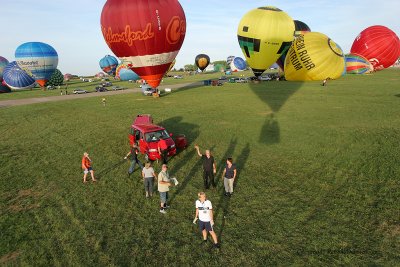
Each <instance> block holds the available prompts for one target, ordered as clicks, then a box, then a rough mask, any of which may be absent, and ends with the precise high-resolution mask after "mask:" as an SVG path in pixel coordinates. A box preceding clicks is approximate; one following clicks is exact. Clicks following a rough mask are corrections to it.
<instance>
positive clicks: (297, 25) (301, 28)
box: [293, 20, 311, 37]
mask: <svg viewBox="0 0 400 267" xmlns="http://www.w3.org/2000/svg"><path fill="white" fill-rule="evenodd" d="M293 22H294V30H295V32H294V36H295V37H296V36H298V35H300V34H303V33H306V32H310V31H311V29H310V27H308V25H307V24H305V23H304V22H302V21H300V20H294V21H293Z"/></svg>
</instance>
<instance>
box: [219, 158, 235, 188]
mask: <svg viewBox="0 0 400 267" xmlns="http://www.w3.org/2000/svg"><path fill="white" fill-rule="evenodd" d="M235 178H236V165H235V164H234V163H233V160H232V158H228V159H227V160H226V166H225V169H224V172H223V173H222V179H224V187H225V196H232V194H233V183H234V182H235Z"/></svg>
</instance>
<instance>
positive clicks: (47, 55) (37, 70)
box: [15, 42, 58, 87]
mask: <svg viewBox="0 0 400 267" xmlns="http://www.w3.org/2000/svg"><path fill="white" fill-rule="evenodd" d="M15 59H16V61H17V64H18V66H20V67H21V69H23V70H25V71H26V72H27V73H28V74H30V75H32V77H33V78H35V80H36V82H37V83H38V84H39V85H40V86H42V87H43V86H45V84H46V82H47V81H48V80H49V79H50V77H51V75H53V73H54V71H55V70H56V68H57V65H58V54H57V52H56V50H55V49H54V48H53V47H52V46H50V45H48V44H45V43H41V42H29V43H24V44H22V45H20V46H19V47H18V48H17V50H16V51H15Z"/></svg>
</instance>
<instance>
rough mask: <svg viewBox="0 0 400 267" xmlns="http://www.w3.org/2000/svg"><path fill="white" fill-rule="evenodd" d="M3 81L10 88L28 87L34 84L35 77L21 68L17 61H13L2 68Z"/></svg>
mask: <svg viewBox="0 0 400 267" xmlns="http://www.w3.org/2000/svg"><path fill="white" fill-rule="evenodd" d="M3 79H4V82H5V83H6V84H7V85H8V87H10V88H11V89H15V90H19V89H28V88H32V87H34V86H35V79H33V78H32V77H31V76H29V75H28V74H27V73H26V72H25V71H24V70H22V69H21V68H20V67H19V66H18V64H17V62H15V61H13V62H11V63H10V64H8V65H7V66H6V67H5V68H4V72H3Z"/></svg>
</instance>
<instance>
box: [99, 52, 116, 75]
mask: <svg viewBox="0 0 400 267" xmlns="http://www.w3.org/2000/svg"><path fill="white" fill-rule="evenodd" d="M99 65H100V68H101V69H102V70H103V71H104V72H105V73H107V74H108V75H112V76H115V71H116V69H117V66H118V59H116V58H115V57H113V56H110V55H107V56H105V57H103V58H102V59H100V62H99Z"/></svg>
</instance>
